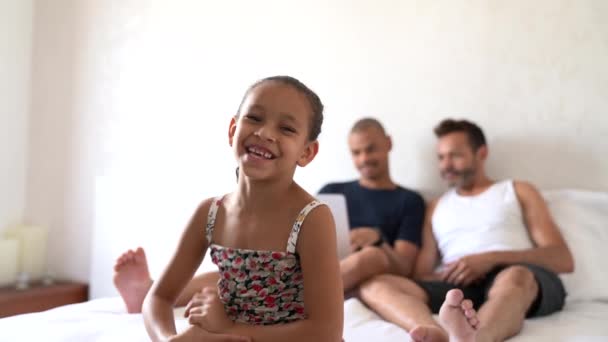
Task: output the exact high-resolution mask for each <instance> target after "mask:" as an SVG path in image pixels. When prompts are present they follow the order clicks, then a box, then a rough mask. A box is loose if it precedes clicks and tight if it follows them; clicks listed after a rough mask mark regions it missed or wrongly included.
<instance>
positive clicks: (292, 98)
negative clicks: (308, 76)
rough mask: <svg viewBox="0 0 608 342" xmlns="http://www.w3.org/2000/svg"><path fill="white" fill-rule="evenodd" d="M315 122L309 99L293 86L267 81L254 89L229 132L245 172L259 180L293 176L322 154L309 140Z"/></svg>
mask: <svg viewBox="0 0 608 342" xmlns="http://www.w3.org/2000/svg"><path fill="white" fill-rule="evenodd" d="M311 119H312V111H311V106H310V104H309V102H308V100H307V99H306V96H305V95H304V94H302V93H300V92H299V91H298V90H296V89H295V88H294V87H292V86H289V85H286V84H283V83H280V82H274V81H267V82H263V83H262V84H259V85H257V86H256V87H254V88H253V89H252V90H250V91H249V93H248V94H247V96H246V98H245V100H244V101H243V104H242V106H241V110H240V112H239V115H238V117H235V118H233V119H232V120H231V122H230V128H229V132H228V136H229V142H230V146H232V148H233V150H234V153H235V156H236V159H237V162H238V163H239V167H240V168H241V170H242V172H243V173H244V174H245V175H246V176H248V177H251V178H255V179H268V178H275V177H283V176H289V177H293V173H294V171H295V167H296V166H297V165H299V166H306V165H307V164H308V163H309V162H311V161H312V159H313V158H314V157H315V155H316V153H317V151H318V143H317V142H316V141H314V142H311V141H309V140H308V136H309V134H310V129H311V127H310V126H311Z"/></svg>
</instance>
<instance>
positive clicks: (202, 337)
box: [169, 325, 251, 342]
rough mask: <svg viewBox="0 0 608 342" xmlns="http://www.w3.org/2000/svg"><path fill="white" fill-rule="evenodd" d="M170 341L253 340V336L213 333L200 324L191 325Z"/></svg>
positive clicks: (236, 341)
mask: <svg viewBox="0 0 608 342" xmlns="http://www.w3.org/2000/svg"><path fill="white" fill-rule="evenodd" d="M169 341H170V342H199V341H209V342H251V338H249V337H245V336H234V335H223V334H212V333H210V332H208V331H206V330H204V329H202V328H200V327H199V326H196V325H191V326H190V327H188V329H186V330H184V331H183V332H182V333H180V334H177V335H175V336H173V337H171V338H170V339H169Z"/></svg>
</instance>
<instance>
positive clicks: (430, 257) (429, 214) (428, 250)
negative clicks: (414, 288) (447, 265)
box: [413, 200, 440, 280]
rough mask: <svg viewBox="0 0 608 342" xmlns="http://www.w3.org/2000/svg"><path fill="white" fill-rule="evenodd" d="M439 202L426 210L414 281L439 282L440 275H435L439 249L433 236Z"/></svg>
mask: <svg viewBox="0 0 608 342" xmlns="http://www.w3.org/2000/svg"><path fill="white" fill-rule="evenodd" d="M436 205H437V200H433V201H431V202H430V203H429V204H428V206H427V209H426V215H425V220H424V227H423V228H422V246H421V248H420V253H418V258H417V259H416V264H415V268H414V274H413V277H414V279H419V280H439V278H440V275H438V274H436V273H435V266H436V265H437V262H438V261H439V249H438V248H437V241H436V240H435V236H434V235H433V223H432V218H433V213H434V212H435V206H436Z"/></svg>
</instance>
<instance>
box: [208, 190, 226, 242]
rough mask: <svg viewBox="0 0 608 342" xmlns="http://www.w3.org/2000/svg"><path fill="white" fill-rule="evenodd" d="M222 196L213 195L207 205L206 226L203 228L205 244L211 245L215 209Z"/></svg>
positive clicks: (218, 205)
mask: <svg viewBox="0 0 608 342" xmlns="http://www.w3.org/2000/svg"><path fill="white" fill-rule="evenodd" d="M222 199H223V197H215V198H214V199H213V200H212V201H211V205H210V206H209V213H208V214H207V227H206V229H205V235H206V236H207V245H211V243H212V239H213V229H214V228H215V217H216V216H217V210H218V209H219V207H220V204H221V203H222Z"/></svg>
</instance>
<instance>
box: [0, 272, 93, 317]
mask: <svg viewBox="0 0 608 342" xmlns="http://www.w3.org/2000/svg"><path fill="white" fill-rule="evenodd" d="M88 298H89V286H88V285H87V284H82V283H75V282H67V281H57V282H55V283H54V284H52V285H42V284H40V283H34V284H30V287H29V288H28V289H25V290H17V289H15V288H14V287H2V288H0V317H7V316H12V315H18V314H23V313H30V312H38V311H44V310H48V309H52V308H55V307H58V306H62V305H67V304H74V303H81V302H86V301H87V300H88Z"/></svg>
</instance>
